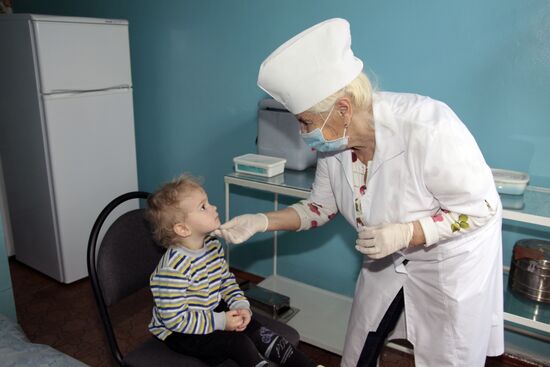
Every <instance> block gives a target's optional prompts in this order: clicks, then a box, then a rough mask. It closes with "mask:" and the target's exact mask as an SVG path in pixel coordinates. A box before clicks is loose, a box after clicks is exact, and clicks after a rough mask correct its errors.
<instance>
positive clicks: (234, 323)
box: [225, 310, 243, 331]
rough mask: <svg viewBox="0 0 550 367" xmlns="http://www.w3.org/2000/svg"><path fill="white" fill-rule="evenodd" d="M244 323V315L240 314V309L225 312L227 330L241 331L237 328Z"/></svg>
mask: <svg viewBox="0 0 550 367" xmlns="http://www.w3.org/2000/svg"><path fill="white" fill-rule="evenodd" d="M242 324H243V317H242V316H241V315H239V311H238V310H231V311H226V312H225V330H227V331H241V330H237V329H238V328H241V327H242Z"/></svg>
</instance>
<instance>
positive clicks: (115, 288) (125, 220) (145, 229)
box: [96, 209, 164, 306]
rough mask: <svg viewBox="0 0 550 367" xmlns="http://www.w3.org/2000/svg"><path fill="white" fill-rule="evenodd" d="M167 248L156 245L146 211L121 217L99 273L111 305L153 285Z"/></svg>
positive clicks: (109, 235) (103, 250) (102, 251)
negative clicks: (154, 274)
mask: <svg viewBox="0 0 550 367" xmlns="http://www.w3.org/2000/svg"><path fill="white" fill-rule="evenodd" d="M163 253H164V251H163V249H162V248H161V247H160V246H159V245H157V244H156V243H155V241H154V240H153V238H152V236H151V229H150V226H149V222H148V220H147V218H145V209H136V210H132V211H130V212H127V213H125V214H123V215H121V216H120V217H119V218H118V219H116V220H115V222H114V223H113V224H112V225H111V226H110V227H109V229H108V230H107V232H106V233H105V236H104V237H103V240H102V241H101V247H100V248H99V252H98V254H97V262H96V264H97V273H98V278H99V283H100V285H101V290H102V292H103V298H104V301H105V304H106V305H107V306H110V305H112V304H114V303H116V302H117V301H119V300H121V299H122V298H124V297H126V296H129V295H131V294H133V293H134V292H136V291H138V290H140V289H142V288H143V287H145V286H147V285H149V277H150V276H151V273H152V272H153V270H155V267H156V266H157V264H158V262H159V260H160V258H161V256H162V254H163Z"/></svg>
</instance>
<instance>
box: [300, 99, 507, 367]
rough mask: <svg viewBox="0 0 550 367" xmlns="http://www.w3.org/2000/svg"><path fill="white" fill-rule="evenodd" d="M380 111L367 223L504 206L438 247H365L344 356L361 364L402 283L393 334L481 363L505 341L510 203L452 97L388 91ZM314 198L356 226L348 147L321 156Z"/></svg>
mask: <svg viewBox="0 0 550 367" xmlns="http://www.w3.org/2000/svg"><path fill="white" fill-rule="evenodd" d="M373 112H374V121H375V134H376V149H375V153H374V157H373V161H372V164H371V166H370V170H369V172H368V182H367V191H366V193H365V195H364V196H363V197H362V208H363V220H364V221H365V223H367V225H369V226H371V225H378V224H385V223H405V222H410V221H414V220H417V219H419V218H422V217H426V216H432V215H435V213H436V212H437V211H438V210H439V209H440V208H443V209H447V210H449V211H452V212H455V213H461V214H466V215H469V216H479V217H484V216H488V215H489V212H488V208H487V204H488V205H490V206H491V207H492V208H497V214H496V215H494V216H493V217H492V219H491V220H490V222H489V223H487V224H486V225H485V226H483V227H481V228H479V229H477V230H475V231H473V232H471V233H468V234H463V235H459V236H457V237H454V238H453V239H450V240H446V241H441V242H439V243H438V244H436V245H433V246H430V247H424V246H417V247H414V248H408V249H405V250H403V251H400V252H398V253H395V254H393V255H390V256H387V257H386V258H384V259H380V260H371V259H369V258H368V257H367V256H365V258H364V261H363V266H362V268H361V271H360V273H359V276H358V280H357V285H356V290H355V296H354V300H353V306H352V311H351V316H350V320H349V323H348V330H347V336H346V341H345V346H344V355H343V358H342V364H341V365H342V366H344V367H355V366H356V364H357V360H358V358H359V355H360V353H361V350H362V348H363V345H364V342H365V340H366V337H367V334H368V333H369V331H375V330H376V329H377V327H378V324H379V323H380V321H381V319H382V317H383V316H384V313H385V312H386V310H387V308H388V306H389V304H390V303H391V301H392V300H393V299H394V297H395V296H396V294H397V292H398V291H399V290H400V289H401V288H403V291H404V298H405V310H404V315H402V317H401V319H400V321H399V323H398V325H397V327H396V330H395V331H394V333H393V337H399V338H403V337H406V338H407V339H408V340H409V341H410V342H411V343H412V344H413V345H414V355H415V362H416V365H417V366H437V367H445V366H467V367H475V366H483V365H484V363H485V356H486V355H499V354H502V353H503V349H504V340H503V339H504V338H503V314H502V256H501V247H502V239H501V221H502V209H501V205H500V199H499V196H498V194H497V192H496V189H495V185H494V182H493V178H492V174H491V171H490V168H489V167H488V166H487V164H486V163H485V160H484V158H483V156H482V154H481V152H480V150H479V148H478V146H477V144H476V142H475V140H474V138H473V137H472V135H471V134H470V132H469V131H468V130H467V128H466V127H465V126H464V124H463V123H462V122H461V121H460V120H459V118H458V117H457V116H456V115H455V114H454V113H453V111H452V110H451V109H450V108H449V107H448V106H447V105H445V104H444V103H441V102H438V101H435V100H432V99H430V98H428V97H423V96H418V95H413V94H399V93H388V92H380V93H375V95H374V97H373ZM310 199H311V200H312V201H314V202H316V203H320V204H324V205H326V207H333V208H337V209H338V210H339V212H340V213H341V214H342V215H343V216H344V217H345V218H346V220H347V221H348V222H349V223H350V224H351V225H352V226H354V227H355V226H356V218H355V216H356V212H355V209H354V193H353V178H352V162H351V154H350V153H349V151H344V152H340V153H335V154H334V153H332V154H330V153H327V154H323V155H321V156H320V158H319V160H318V163H317V171H316V177H315V181H314V184H313V188H312V193H311V196H310ZM486 202H487V204H486ZM353 245H354V244H350V246H353ZM404 259H408V260H409V262H408V264H407V265H406V267H405V266H404V265H403V264H402V262H403V260H404Z"/></svg>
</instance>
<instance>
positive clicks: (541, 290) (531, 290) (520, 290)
mask: <svg viewBox="0 0 550 367" xmlns="http://www.w3.org/2000/svg"><path fill="white" fill-rule="evenodd" d="M509 286H510V289H511V290H512V291H513V292H514V293H517V294H521V295H523V296H525V297H527V298H529V299H532V300H535V301H539V302H545V303H550V241H544V240H539V239H522V240H519V241H517V242H516V243H515V245H514V253H513V255H512V263H511V266H510V277H509Z"/></svg>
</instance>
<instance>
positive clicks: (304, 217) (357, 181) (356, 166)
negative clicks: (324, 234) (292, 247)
mask: <svg viewBox="0 0 550 367" xmlns="http://www.w3.org/2000/svg"><path fill="white" fill-rule="evenodd" d="M350 154H351V162H352V170H353V192H354V194H355V195H354V196H355V198H354V200H355V217H356V220H357V227H362V226H364V225H365V223H364V221H363V209H362V208H361V197H362V196H363V195H365V193H366V192H367V184H366V183H367V166H366V165H365V164H364V163H363V162H361V161H360V160H359V159H357V155H356V154H355V153H354V152H353V151H350ZM291 207H292V208H294V210H296V212H297V213H298V216H299V217H300V228H299V231H303V230H306V229H310V228H316V227H319V226H322V225H323V224H325V223H327V222H328V221H329V220H331V219H333V218H334V217H335V216H336V214H337V213H338V212H337V211H335V210H331V209H329V208H324V207H323V206H322V205H321V204H319V203H315V202H313V201H310V200H309V199H305V200H302V201H300V202H298V203H296V204H293V205H291Z"/></svg>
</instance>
